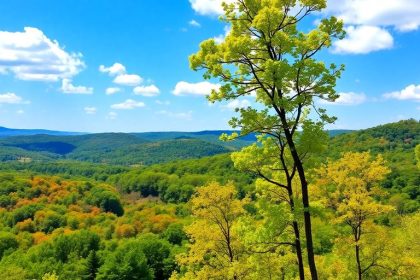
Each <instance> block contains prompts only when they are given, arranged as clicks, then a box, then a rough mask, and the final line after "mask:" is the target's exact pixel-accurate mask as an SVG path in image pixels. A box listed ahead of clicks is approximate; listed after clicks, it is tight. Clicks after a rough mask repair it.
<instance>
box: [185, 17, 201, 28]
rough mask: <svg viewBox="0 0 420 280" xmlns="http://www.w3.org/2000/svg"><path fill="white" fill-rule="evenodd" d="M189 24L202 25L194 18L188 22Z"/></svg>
mask: <svg viewBox="0 0 420 280" xmlns="http://www.w3.org/2000/svg"><path fill="white" fill-rule="evenodd" d="M188 24H189V25H191V26H194V27H201V24H200V23H199V22H198V21H196V20H194V19H192V20H190V21H189V22H188Z"/></svg>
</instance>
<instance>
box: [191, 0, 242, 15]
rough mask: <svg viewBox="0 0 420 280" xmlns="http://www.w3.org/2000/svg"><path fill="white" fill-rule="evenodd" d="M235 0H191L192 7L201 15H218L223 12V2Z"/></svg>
mask: <svg viewBox="0 0 420 280" xmlns="http://www.w3.org/2000/svg"><path fill="white" fill-rule="evenodd" d="M233 1H234V0H190V4H191V8H192V9H193V10H194V11H195V12H197V13H198V14H200V15H206V16H218V15H221V14H223V8H222V3H223V2H227V3H232V2H233Z"/></svg>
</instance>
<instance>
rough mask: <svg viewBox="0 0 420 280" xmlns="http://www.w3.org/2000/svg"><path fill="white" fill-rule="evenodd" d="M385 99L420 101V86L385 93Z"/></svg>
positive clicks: (410, 86)
mask: <svg viewBox="0 0 420 280" xmlns="http://www.w3.org/2000/svg"><path fill="white" fill-rule="evenodd" d="M383 96H384V97H385V98H386V99H397V100H414V101H420V85H409V86H407V87H406V88H404V89H402V90H400V91H394V92H390V93H385V94H384V95H383Z"/></svg>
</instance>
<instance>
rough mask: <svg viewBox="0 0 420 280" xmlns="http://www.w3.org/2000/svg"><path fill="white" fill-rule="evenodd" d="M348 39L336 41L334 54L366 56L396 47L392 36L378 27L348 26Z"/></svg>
mask: <svg viewBox="0 0 420 280" xmlns="http://www.w3.org/2000/svg"><path fill="white" fill-rule="evenodd" d="M345 29H346V32H347V36H346V38H344V39H343V40H340V41H335V42H334V44H333V49H332V52H333V53H340V54H366V53H370V52H373V51H379V50H384V49H390V48H392V47H393V45H394V39H393V38H392V36H391V34H390V33H389V32H388V31H387V30H386V29H383V28H380V27H377V26H368V25H361V26H348V27H346V28H345Z"/></svg>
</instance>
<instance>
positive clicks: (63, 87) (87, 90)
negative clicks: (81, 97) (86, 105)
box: [61, 79, 93, 94]
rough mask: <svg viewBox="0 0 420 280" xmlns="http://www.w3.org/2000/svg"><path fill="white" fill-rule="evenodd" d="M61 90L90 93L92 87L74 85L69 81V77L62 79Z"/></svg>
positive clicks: (73, 92)
mask: <svg viewBox="0 0 420 280" xmlns="http://www.w3.org/2000/svg"><path fill="white" fill-rule="evenodd" d="M61 91H62V92H64V93H70V94H92V93H93V88H92V87H85V86H75V85H73V84H72V83H71V80H70V79H63V81H62V83H61Z"/></svg>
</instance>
